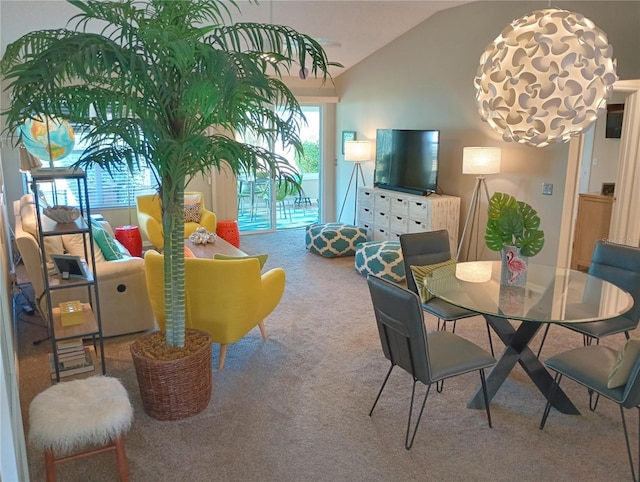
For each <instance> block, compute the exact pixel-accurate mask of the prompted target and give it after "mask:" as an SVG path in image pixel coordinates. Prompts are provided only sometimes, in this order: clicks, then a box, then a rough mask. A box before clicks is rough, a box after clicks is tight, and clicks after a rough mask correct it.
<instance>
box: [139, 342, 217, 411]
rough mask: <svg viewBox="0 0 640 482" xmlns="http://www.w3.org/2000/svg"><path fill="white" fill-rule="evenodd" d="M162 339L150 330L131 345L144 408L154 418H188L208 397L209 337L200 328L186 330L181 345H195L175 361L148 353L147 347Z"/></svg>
mask: <svg viewBox="0 0 640 482" xmlns="http://www.w3.org/2000/svg"><path fill="white" fill-rule="evenodd" d="M152 337H153V338H152ZM164 340H165V338H164V333H163V332H154V333H151V334H149V335H145V336H143V337H141V338H139V339H138V340H136V341H134V342H133V343H132V344H131V356H132V357H133V365H134V366H135V369H136V376H137V377H138V386H139V387H140V395H141V396H142V405H143V407H144V411H145V412H146V413H147V415H149V416H150V417H152V418H155V419H156V420H180V419H183V418H187V417H191V416H193V415H195V414H197V413H199V412H201V411H202V410H204V409H205V408H206V407H207V405H208V404H209V400H210V399H211V380H212V369H211V338H210V336H209V335H208V334H207V333H205V332H203V331H200V330H192V329H188V330H187V332H186V339H185V345H186V346H189V343H196V344H198V345H199V346H198V347H197V348H196V349H195V350H194V351H193V352H192V353H190V354H189V355H187V356H186V357H182V358H178V359H176V360H158V359H153V358H151V357H150V356H148V354H147V353H148V351H149V346H152V345H154V344H155V345H158V344H160V343H164Z"/></svg>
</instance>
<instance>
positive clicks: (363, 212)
mask: <svg viewBox="0 0 640 482" xmlns="http://www.w3.org/2000/svg"><path fill="white" fill-rule="evenodd" d="M358 222H360V223H368V224H372V223H373V208H368V207H365V206H359V207H358Z"/></svg>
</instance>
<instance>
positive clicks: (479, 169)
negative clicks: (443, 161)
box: [456, 147, 502, 261]
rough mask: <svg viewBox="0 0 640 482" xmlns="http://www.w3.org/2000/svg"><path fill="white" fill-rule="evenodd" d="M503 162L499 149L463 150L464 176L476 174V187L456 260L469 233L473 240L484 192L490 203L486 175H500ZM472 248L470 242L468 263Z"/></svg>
mask: <svg viewBox="0 0 640 482" xmlns="http://www.w3.org/2000/svg"><path fill="white" fill-rule="evenodd" d="M501 160H502V152H501V150H500V148H499V147H465V148H464V149H463V150H462V174H475V175H476V185H475V187H474V189H473V194H472V195H471V204H470V205H469V211H468V212H467V218H466V220H465V222H464V229H463V230H462V237H461V238H460V245H459V246H458V254H457V255H456V260H459V259H460V252H461V250H462V245H463V244H464V240H465V237H466V235H467V232H469V238H471V233H472V232H473V225H474V224H475V220H476V215H479V213H480V211H479V208H480V204H481V200H480V198H481V196H482V192H484V194H485V196H486V198H487V203H489V189H487V183H486V181H485V175H488V174H498V173H499V172H500V164H501ZM469 221H471V224H469ZM469 241H471V240H469ZM470 248H471V242H469V245H468V246H467V255H466V258H465V259H466V261H469V259H468V258H469V249H470Z"/></svg>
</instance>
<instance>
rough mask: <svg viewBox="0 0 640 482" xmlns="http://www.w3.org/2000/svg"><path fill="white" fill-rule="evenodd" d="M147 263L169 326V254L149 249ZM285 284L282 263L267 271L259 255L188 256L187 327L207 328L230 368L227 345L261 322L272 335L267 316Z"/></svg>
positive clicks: (154, 300) (155, 302)
mask: <svg viewBox="0 0 640 482" xmlns="http://www.w3.org/2000/svg"><path fill="white" fill-rule="evenodd" d="M144 264H145V276H146V278H147V291H148V293H149V299H150V301H151V308H152V309H153V313H154V315H155V318H156V321H157V322H158V326H159V327H160V329H162V330H164V329H165V325H166V318H165V311H164V256H163V255H162V254H160V253H158V252H157V251H154V250H150V251H147V252H146V253H145V256H144ZM284 283H285V272H284V270H283V269H282V268H274V269H272V270H270V271H267V272H266V273H264V274H261V272H260V262H259V261H258V260H257V259H256V258H247V259H242V258H239V259H232V260H222V259H206V258H186V259H185V306H186V309H185V318H186V326H187V328H197V329H199V330H203V331H206V332H207V333H209V334H210V335H211V340H212V341H213V342H214V343H220V359H219V362H218V370H222V368H223V367H224V360H225V356H226V354H227V345H228V344H229V343H234V342H236V341H238V340H239V339H240V338H242V337H243V336H244V335H246V334H247V333H248V332H249V331H250V330H251V329H253V328H254V327H255V326H256V325H257V326H259V327H260V332H261V334H262V337H263V338H267V332H266V329H265V327H264V319H265V318H266V317H267V316H268V315H269V314H270V313H271V312H272V311H273V310H274V309H275V308H276V306H278V303H279V302H280V299H281V298H282V294H283V292H284Z"/></svg>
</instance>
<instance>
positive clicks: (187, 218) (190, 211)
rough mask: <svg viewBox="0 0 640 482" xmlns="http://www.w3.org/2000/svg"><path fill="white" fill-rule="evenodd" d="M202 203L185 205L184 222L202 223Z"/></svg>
mask: <svg viewBox="0 0 640 482" xmlns="http://www.w3.org/2000/svg"><path fill="white" fill-rule="evenodd" d="M200 211H201V209H200V203H191V204H185V205H184V222H185V223H199V222H200Z"/></svg>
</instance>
